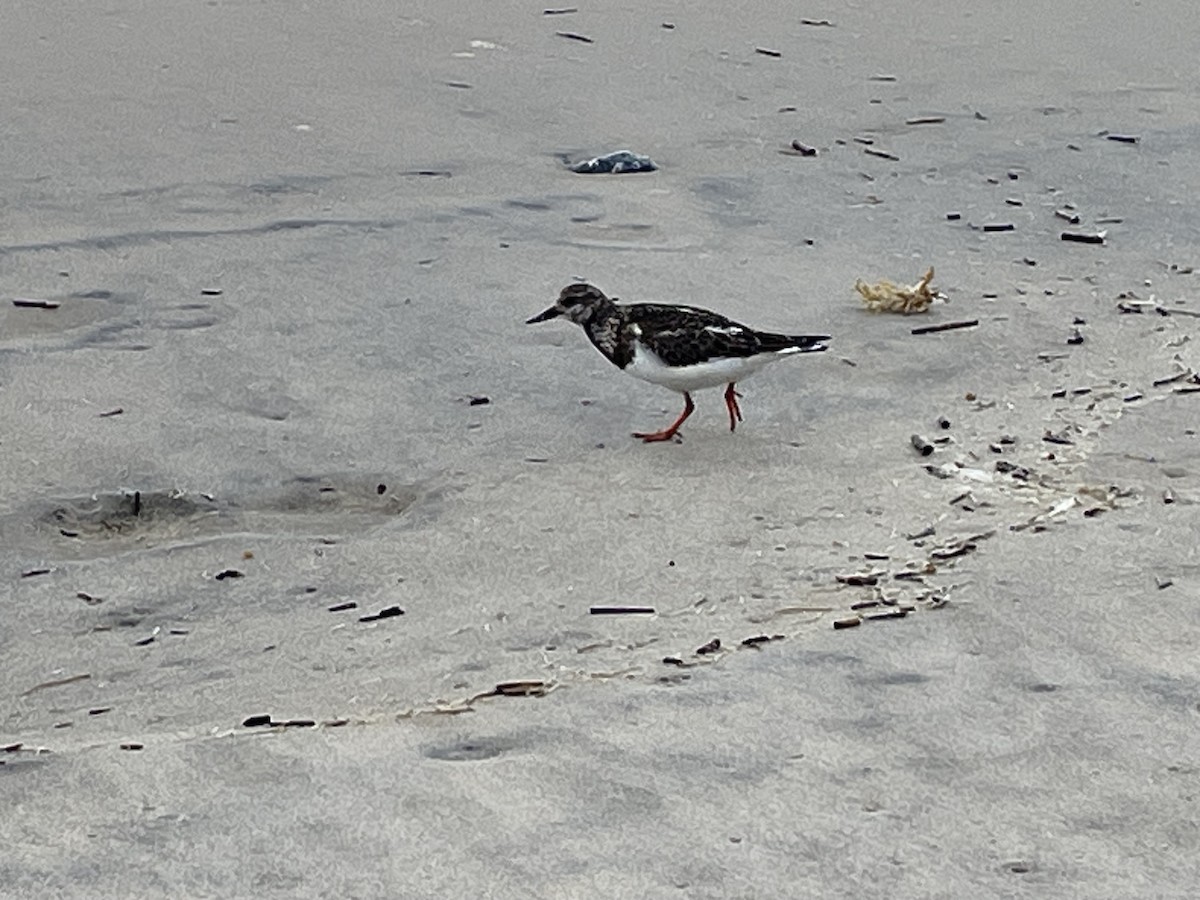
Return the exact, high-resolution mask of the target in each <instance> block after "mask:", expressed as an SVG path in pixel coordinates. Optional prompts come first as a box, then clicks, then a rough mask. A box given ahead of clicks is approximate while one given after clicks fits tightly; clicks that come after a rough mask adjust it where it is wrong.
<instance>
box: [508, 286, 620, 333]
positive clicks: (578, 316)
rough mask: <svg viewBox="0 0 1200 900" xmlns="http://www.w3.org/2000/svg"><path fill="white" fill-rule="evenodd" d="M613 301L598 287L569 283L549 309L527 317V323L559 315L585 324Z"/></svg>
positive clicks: (546, 319)
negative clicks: (530, 317) (529, 317)
mask: <svg viewBox="0 0 1200 900" xmlns="http://www.w3.org/2000/svg"><path fill="white" fill-rule="evenodd" d="M610 303H612V301H611V300H609V298H608V297H606V296H604V292H603V291H602V290H600V288H598V287H593V286H592V285H590V284H586V283H583V282H580V283H578V284H568V285H567V286H566V287H565V288H563V289H562V292H561V293H559V295H558V299H557V300H556V301H554V305H553V306H551V307H550V308H549V309H547V310H545V311H543V312H540V313H538V314H537V315H536V316H534V317H533V318H532V319H527V320H526V322H525V324H526V325H533V324H535V323H537V322H545V321H548V320H550V319H554V318H557V317H558V316H566V317H567V318H568V319H570V320H571V321H572V322H574V323H575V324H576V325H582V324H584V323H585V322H586V321H587V320H588V319H590V318H592V316H594V315H595V314H596V312H597V310H599V309H601V308H602V307H604V306H605V305H607V304H610Z"/></svg>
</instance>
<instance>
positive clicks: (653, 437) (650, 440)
mask: <svg viewBox="0 0 1200 900" xmlns="http://www.w3.org/2000/svg"><path fill="white" fill-rule="evenodd" d="M677 435H678V437H679V440H683V435H681V434H679V429H678V428H664V429H663V430H662V431H635V432H634V433H633V436H634V437H635V438H638V439H640V440H642V441H643V442H645V443H647V444H654V443H657V442H658V441H669V440H671V439H672V438H674V437H676V436H677Z"/></svg>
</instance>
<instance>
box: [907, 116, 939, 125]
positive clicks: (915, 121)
mask: <svg viewBox="0 0 1200 900" xmlns="http://www.w3.org/2000/svg"><path fill="white" fill-rule="evenodd" d="M945 121H946V117H945V116H913V117H912V118H911V119H905V120H904V124H905V125H941V124H942V123H943V122H945Z"/></svg>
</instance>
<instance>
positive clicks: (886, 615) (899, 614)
mask: <svg viewBox="0 0 1200 900" xmlns="http://www.w3.org/2000/svg"><path fill="white" fill-rule="evenodd" d="M907 615H908V610H907V609H905V608H898V609H889V610H886V611H884V612H877V613H868V614H867V615H866V616H864V617H863V618H865V619H867V620H868V621H871V622H879V621H881V620H884V619H903V618H904V617H905V616H907Z"/></svg>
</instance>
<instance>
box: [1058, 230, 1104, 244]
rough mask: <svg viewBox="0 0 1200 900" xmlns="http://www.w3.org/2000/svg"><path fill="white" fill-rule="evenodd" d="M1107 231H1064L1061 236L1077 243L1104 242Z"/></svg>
mask: <svg viewBox="0 0 1200 900" xmlns="http://www.w3.org/2000/svg"><path fill="white" fill-rule="evenodd" d="M1107 236H1108V232H1107V231H1094V232H1090V231H1064V232H1063V233H1062V234H1061V235H1059V237H1060V238H1062V240H1064V241H1069V242H1071V243H1075V244H1103V243H1104V239H1105V238H1106V237H1107Z"/></svg>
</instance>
